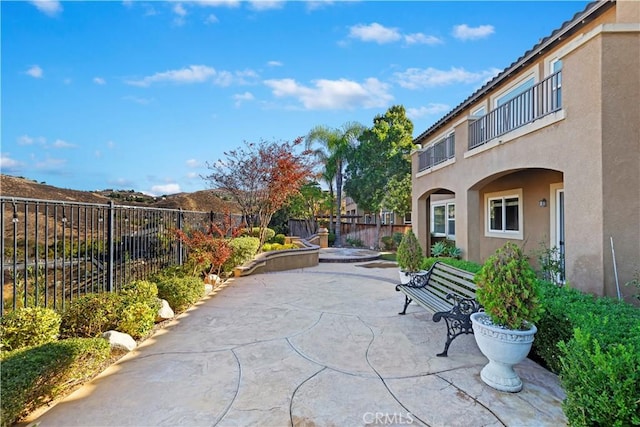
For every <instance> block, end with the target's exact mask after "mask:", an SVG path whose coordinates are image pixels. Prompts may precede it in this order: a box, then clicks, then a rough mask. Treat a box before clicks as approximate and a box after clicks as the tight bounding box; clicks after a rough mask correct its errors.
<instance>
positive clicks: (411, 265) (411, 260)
mask: <svg viewBox="0 0 640 427" xmlns="http://www.w3.org/2000/svg"><path fill="white" fill-rule="evenodd" d="M423 258H424V255H423V253H422V247H421V246H420V242H418V238H417V237H416V235H415V234H414V233H413V231H412V230H408V231H407V232H406V233H405V234H404V236H403V237H402V241H401V242H400V245H399V246H398V252H397V254H396V259H397V261H398V266H399V267H400V270H402V271H404V272H408V273H415V272H417V271H419V270H420V265H421V264H422V259H423Z"/></svg>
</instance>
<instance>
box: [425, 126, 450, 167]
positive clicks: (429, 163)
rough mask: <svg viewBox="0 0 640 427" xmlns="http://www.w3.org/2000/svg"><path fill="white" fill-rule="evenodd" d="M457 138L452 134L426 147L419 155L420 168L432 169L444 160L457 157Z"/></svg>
mask: <svg viewBox="0 0 640 427" xmlns="http://www.w3.org/2000/svg"><path fill="white" fill-rule="evenodd" d="M455 146H456V139H455V134H453V133H452V134H451V135H449V136H447V137H445V138H442V139H441V140H440V141H438V142H436V143H435V144H432V145H430V146H428V147H427V148H425V149H424V150H423V151H421V152H420V154H419V155H418V170H419V171H423V170H425V169H430V168H432V167H434V166H436V165H438V164H440V163H442V162H445V161H447V160H449V159H453V158H454V157H455Z"/></svg>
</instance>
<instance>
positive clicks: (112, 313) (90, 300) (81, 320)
mask: <svg viewBox="0 0 640 427" xmlns="http://www.w3.org/2000/svg"><path fill="white" fill-rule="evenodd" d="M121 308H122V302H121V298H120V297H119V296H118V295H117V294H115V293H111V292H102V293H99V294H87V295H83V296H81V297H80V298H78V299H75V300H73V301H72V302H71V304H69V306H68V307H67V308H66V309H65V311H64V312H63V313H62V322H61V325H60V335H61V337H62V338H71V337H84V338H92V337H97V336H99V335H100V334H102V332H105V331H108V330H111V329H117V326H118V318H119V315H120V313H121V311H122V310H121Z"/></svg>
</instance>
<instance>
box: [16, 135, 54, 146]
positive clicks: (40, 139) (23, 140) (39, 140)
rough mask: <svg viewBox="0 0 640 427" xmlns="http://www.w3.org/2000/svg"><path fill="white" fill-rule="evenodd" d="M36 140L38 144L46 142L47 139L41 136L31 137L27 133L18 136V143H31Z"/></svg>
mask: <svg viewBox="0 0 640 427" xmlns="http://www.w3.org/2000/svg"><path fill="white" fill-rule="evenodd" d="M35 142H37V143H38V144H42V145H44V144H46V142H47V139H46V138H45V137H43V136H37V137H32V136H29V135H21V136H20V137H19V138H18V145H32V144H33V143H35Z"/></svg>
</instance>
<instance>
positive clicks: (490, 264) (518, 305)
mask: <svg viewBox="0 0 640 427" xmlns="http://www.w3.org/2000/svg"><path fill="white" fill-rule="evenodd" d="M476 284H477V285H478V289H477V291H476V296H477V299H478V302H479V303H480V304H482V306H483V307H484V310H485V313H486V314H487V315H488V316H489V317H490V318H491V320H492V322H493V323H494V324H496V325H498V326H503V327H505V328H508V329H515V330H526V329H528V328H529V324H530V323H535V322H536V321H537V320H538V319H539V318H540V315H541V314H542V307H541V305H540V288H539V286H538V280H537V278H536V273H535V272H534V271H533V269H532V268H531V265H530V264H529V261H528V259H527V257H526V256H525V255H524V253H523V252H522V250H521V249H520V248H519V247H518V246H517V245H516V244H515V243H507V244H505V245H504V246H503V247H502V248H500V249H498V250H497V251H496V253H495V254H494V255H492V256H491V257H489V258H488V259H487V261H486V262H485V263H484V265H483V266H482V269H481V270H480V272H479V273H478V274H477V275H476Z"/></svg>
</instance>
